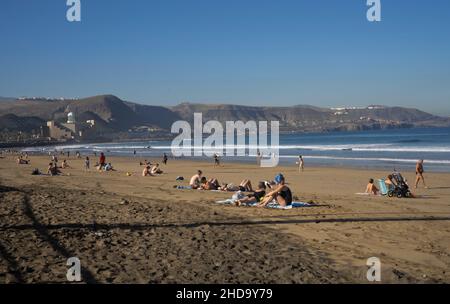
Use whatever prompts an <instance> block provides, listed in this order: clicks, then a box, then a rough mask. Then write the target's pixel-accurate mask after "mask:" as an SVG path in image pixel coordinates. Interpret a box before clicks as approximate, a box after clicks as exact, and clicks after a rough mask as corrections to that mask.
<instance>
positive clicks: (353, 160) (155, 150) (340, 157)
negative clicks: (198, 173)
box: [24, 128, 450, 172]
mask: <svg viewBox="0 0 450 304" xmlns="http://www.w3.org/2000/svg"><path fill="white" fill-rule="evenodd" d="M55 149H57V150H64V151H69V150H70V151H72V152H75V151H80V152H81V153H93V152H94V151H95V152H100V151H103V152H105V153H106V154H107V155H110V156H133V154H134V151H136V157H137V158H142V159H143V158H154V157H156V158H159V157H161V155H162V154H163V153H164V152H165V153H168V154H169V155H170V153H171V141H144V142H121V143H99V144H77V145H60V146H53V147H37V148H27V149H25V150H24V151H29V152H33V151H34V152H37V151H39V152H45V153H48V152H50V151H54V150H55ZM247 152H248V151H247ZM279 155H280V164H283V165H288V164H292V165H295V162H296V161H297V158H298V156H299V155H302V156H303V158H304V159H305V163H306V165H307V166H333V167H340V166H342V167H356V168H370V169H385V170H394V169H396V170H399V171H401V170H409V171H411V170H414V166H415V163H416V161H417V160H418V159H424V160H425V169H426V170H427V171H434V172H450V128H427V129H394V130H379V131H361V132H334V133H311V134H281V135H280V150H279ZM223 161H225V162H226V161H244V162H254V161H255V157H254V156H253V155H250V156H249V155H248V153H247V156H245V157H227V156H224V157H223Z"/></svg>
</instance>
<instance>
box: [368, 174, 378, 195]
mask: <svg viewBox="0 0 450 304" xmlns="http://www.w3.org/2000/svg"><path fill="white" fill-rule="evenodd" d="M373 183H374V180H373V178H371V179H370V180H369V183H368V184H367V187H366V193H368V194H373V195H378V191H379V190H378V188H377V187H376V186H375V185H374V184H373Z"/></svg>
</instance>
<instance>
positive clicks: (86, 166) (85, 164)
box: [84, 156, 91, 171]
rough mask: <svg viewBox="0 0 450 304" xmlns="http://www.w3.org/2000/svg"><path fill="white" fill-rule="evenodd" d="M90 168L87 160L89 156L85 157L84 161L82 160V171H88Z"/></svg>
mask: <svg viewBox="0 0 450 304" xmlns="http://www.w3.org/2000/svg"><path fill="white" fill-rule="evenodd" d="M90 168H91V162H90V160H89V156H86V159H85V160H84V170H86V171H89V169H90Z"/></svg>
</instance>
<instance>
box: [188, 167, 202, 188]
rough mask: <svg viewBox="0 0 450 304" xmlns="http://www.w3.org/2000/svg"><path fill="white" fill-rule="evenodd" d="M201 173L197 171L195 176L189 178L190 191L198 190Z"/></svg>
mask: <svg viewBox="0 0 450 304" xmlns="http://www.w3.org/2000/svg"><path fill="white" fill-rule="evenodd" d="M202 175H203V172H202V171H201V170H198V171H197V174H195V175H194V176H192V177H191V181H190V182H189V186H191V187H192V189H198V188H200V181H201V179H202Z"/></svg>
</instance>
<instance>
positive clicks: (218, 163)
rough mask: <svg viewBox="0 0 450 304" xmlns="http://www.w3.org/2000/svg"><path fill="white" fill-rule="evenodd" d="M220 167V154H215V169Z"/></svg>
mask: <svg viewBox="0 0 450 304" xmlns="http://www.w3.org/2000/svg"><path fill="white" fill-rule="evenodd" d="M216 166H218V167H220V158H219V154H217V153H214V167H216Z"/></svg>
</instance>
